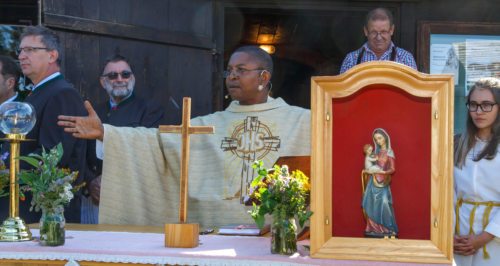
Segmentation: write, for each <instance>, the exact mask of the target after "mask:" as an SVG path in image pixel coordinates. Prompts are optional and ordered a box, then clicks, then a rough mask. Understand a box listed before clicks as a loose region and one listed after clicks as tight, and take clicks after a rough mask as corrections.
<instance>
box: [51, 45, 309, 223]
mask: <svg viewBox="0 0 500 266" xmlns="http://www.w3.org/2000/svg"><path fill="white" fill-rule="evenodd" d="M227 69H228V70H227V71H226V72H225V77H226V86H227V88H228V91H229V94H230V95H231V97H232V99H233V102H232V103H231V104H230V106H229V107H228V108H227V109H226V110H224V111H221V112H216V113H214V114H211V115H207V116H202V117H197V118H194V119H192V120H191V125H192V126H205V125H206V126H215V134H214V135H191V145H190V146H191V150H190V153H191V154H190V165H189V179H188V180H189V181H188V183H189V198H188V222H196V223H200V225H201V226H202V228H203V227H205V228H206V227H213V226H221V225H224V224H229V223H237V224H240V223H252V222H253V220H252V218H251V216H250V215H249V214H248V213H247V211H248V210H249V209H250V208H251V207H248V206H245V205H244V204H243V201H244V198H245V196H246V195H247V193H248V188H249V184H250V182H251V181H252V179H253V178H254V177H255V176H256V173H254V171H253V168H252V163H253V162H254V161H255V160H263V161H264V163H265V165H267V166H268V167H272V166H273V165H272V164H273V163H274V162H275V161H276V160H277V159H278V158H279V157H281V156H301V155H310V111H309V110H307V109H303V108H300V107H295V106H290V105H288V104H287V103H286V102H285V101H284V100H282V99H281V98H277V99H273V98H271V97H268V96H267V95H268V93H269V80H270V78H271V74H272V61H271V58H270V56H269V55H268V54H267V53H265V52H263V51H262V50H260V49H259V48H258V47H254V46H247V47H242V48H239V49H238V50H236V51H235V52H234V53H233V55H232V56H231V59H230V61H229V63H228V68H227ZM193 100H194V101H195V100H196V99H193ZM87 106H90V105H89V104H87ZM92 112H93V110H92V109H91V107H90V109H89V114H91V113H92ZM88 119H90V116H89V117H86V118H75V117H64V116H63V119H61V121H60V122H59V124H60V125H63V126H66V129H65V130H66V131H67V132H71V133H73V135H74V136H75V137H83V138H89V137H96V138H102V139H103V151H104V152H103V154H104V158H103V159H104V165H103V179H102V187H101V197H100V212H99V222H100V223H103V224H137V225H163V224H165V223H177V222H178V221H179V217H178V207H179V186H180V183H179V181H180V180H179V179H180V149H181V136H180V135H179V134H169V133H165V134H159V132H158V130H157V129H146V128H125V127H113V126H110V125H104V126H101V125H100V121H99V128H100V129H101V130H102V133H99V134H97V135H100V136H93V135H88V134H87V135H86V134H85V133H86V131H87V130H88V129H87V128H83V127H82V126H81V125H84V124H85V123H83V122H88V121H87V120H88Z"/></svg>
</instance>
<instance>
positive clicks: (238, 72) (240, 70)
mask: <svg viewBox="0 0 500 266" xmlns="http://www.w3.org/2000/svg"><path fill="white" fill-rule="evenodd" d="M258 70H259V71H262V70H264V69H262V68H256V69H246V68H235V69H228V70H225V71H224V72H223V74H222V76H223V77H224V78H227V77H229V76H230V75H231V73H234V75H235V76H237V77H241V76H242V75H245V74H246V73H248V72H250V71H258Z"/></svg>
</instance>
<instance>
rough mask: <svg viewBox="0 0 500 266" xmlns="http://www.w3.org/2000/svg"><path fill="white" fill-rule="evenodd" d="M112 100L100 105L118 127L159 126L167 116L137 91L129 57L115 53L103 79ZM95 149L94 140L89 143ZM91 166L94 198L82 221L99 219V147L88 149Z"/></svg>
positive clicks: (101, 114) (107, 120)
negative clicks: (97, 153)
mask: <svg viewBox="0 0 500 266" xmlns="http://www.w3.org/2000/svg"><path fill="white" fill-rule="evenodd" d="M99 81H100V83H101V86H102V87H103V88H104V90H105V91H106V93H107V94H108V96H109V100H108V101H105V102H103V103H100V104H98V105H97V106H96V112H97V114H98V116H99V118H100V119H101V121H102V122H103V123H107V124H110V125H113V126H118V127H158V125H160V123H161V122H162V120H163V116H164V113H165V110H164V108H163V107H162V106H161V105H159V104H158V103H156V102H154V101H151V100H146V99H143V98H140V97H138V96H136V95H135V93H134V86H135V76H134V72H133V71H132V68H131V66H130V63H129V61H128V59H127V58H125V57H124V56H121V55H114V56H112V57H110V58H108V59H107V60H106V61H105V63H104V68H103V70H102V72H101V77H100V79H99ZM89 147H90V149H95V141H94V143H92V144H90V145H89ZM88 156H89V157H91V158H88V159H87V160H88V161H89V164H90V168H91V169H93V171H94V173H95V176H96V178H95V179H93V180H92V181H91V182H90V184H89V191H88V192H89V194H90V199H87V200H85V199H84V200H83V205H82V223H97V222H98V217H97V216H98V206H99V194H100V187H101V173H102V161H101V160H99V159H97V158H95V150H91V151H89V153H88Z"/></svg>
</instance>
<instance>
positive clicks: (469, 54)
mask: <svg viewBox="0 0 500 266" xmlns="http://www.w3.org/2000/svg"><path fill="white" fill-rule="evenodd" d="M418 36H419V38H417V39H418V43H417V61H418V65H419V69H420V70H421V71H422V72H425V73H430V74H444V73H447V74H452V75H453V76H454V84H455V118H456V119H455V125H454V131H455V133H460V132H463V131H464V129H465V120H466V117H465V115H466V114H467V112H466V110H465V101H466V96H467V95H468V93H469V90H470V88H471V86H472V85H473V84H474V82H476V81H477V80H478V79H479V78H481V77H497V78H500V24H499V23H484V22H439V21H437V22H436V21H422V22H419V24H418Z"/></svg>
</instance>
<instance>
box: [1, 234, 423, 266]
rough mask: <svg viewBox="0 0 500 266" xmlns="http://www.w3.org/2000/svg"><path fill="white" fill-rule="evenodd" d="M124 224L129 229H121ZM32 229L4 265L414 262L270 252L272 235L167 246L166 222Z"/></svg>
mask: <svg viewBox="0 0 500 266" xmlns="http://www.w3.org/2000/svg"><path fill="white" fill-rule="evenodd" d="M120 228H122V229H121V230H120ZM123 230H125V231H127V232H117V231H123ZM138 231H141V232H138ZM31 232H32V233H33V236H34V237H35V240H33V241H27V242H0V264H1V265H5V264H8V265H35V264H36V265H39V264H43V265H64V264H67V265H78V264H80V265H103V264H111V263H134V264H144V265H145V264H160V265H161V264H174V265H176V264H180V265H258V266H263V265H389V266H391V265H394V266H395V265H408V264H403V263H388V262H376V261H344V260H327V259H313V258H310V257H309V256H308V255H307V251H306V250H305V249H304V248H303V247H301V252H298V253H295V254H294V255H291V256H283V255H275V254H271V253H270V238H269V237H248V236H221V235H201V236H200V245H199V246H198V247H197V248H191V249H190V248H166V247H165V246H164V234H163V233H162V229H161V228H160V227H129V226H127V227H123V226H121V227H117V226H105V225H72V226H68V229H67V231H66V243H65V244H64V246H59V247H43V246H40V245H39V243H38V242H37V240H36V238H37V237H38V236H39V232H38V230H37V229H31ZM68 262H69V263H68ZM418 265H424V264H418Z"/></svg>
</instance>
